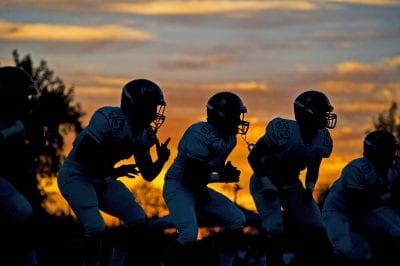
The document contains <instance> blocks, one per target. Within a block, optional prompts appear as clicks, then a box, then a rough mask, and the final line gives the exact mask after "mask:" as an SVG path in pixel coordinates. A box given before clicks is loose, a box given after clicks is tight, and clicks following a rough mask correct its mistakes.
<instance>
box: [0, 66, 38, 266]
mask: <svg viewBox="0 0 400 266" xmlns="http://www.w3.org/2000/svg"><path fill="white" fill-rule="evenodd" d="M0 91H1V97H0V211H1V214H2V217H3V218H4V219H5V220H6V222H5V224H3V225H2V229H1V231H2V233H1V234H0V235H1V240H2V241H3V245H2V246H3V247H6V249H4V248H2V252H5V253H4V254H3V255H5V256H1V257H0V264H3V263H4V265H35V264H36V251H35V248H34V242H33V241H34V239H33V227H32V223H33V208H32V205H31V203H30V202H29V201H28V199H27V198H26V196H25V195H23V194H22V193H21V192H20V191H19V190H18V189H17V187H16V183H22V182H24V179H27V174H28V173H27V172H28V169H30V168H29V167H30V164H31V163H32V161H31V159H33V158H31V157H30V156H29V153H30V151H29V149H28V145H27V141H28V140H27V137H26V136H27V123H29V121H28V120H29V119H28V117H29V112H30V110H31V103H30V99H31V96H32V95H35V94H37V91H36V88H35V83H34V81H33V79H32V77H31V76H30V75H29V74H28V73H27V72H26V71H24V70H22V69H19V68H17V67H13V66H5V67H1V68H0ZM25 181H26V182H28V180H25ZM2 222H4V220H3V221H2ZM16 242H17V243H16ZM5 257H6V258H7V262H5V261H4V259H5Z"/></svg>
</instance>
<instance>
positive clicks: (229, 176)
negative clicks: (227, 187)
mask: <svg viewBox="0 0 400 266" xmlns="http://www.w3.org/2000/svg"><path fill="white" fill-rule="evenodd" d="M218 174H219V180H220V182H225V183H231V182H238V181H239V178H240V170H238V169H237V168H236V167H235V166H233V165H232V163H231V161H228V162H227V163H226V164H225V166H224V167H223V168H222V169H221V171H220V172H219V173H218Z"/></svg>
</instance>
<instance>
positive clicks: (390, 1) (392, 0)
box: [329, 0, 400, 6]
mask: <svg viewBox="0 0 400 266" xmlns="http://www.w3.org/2000/svg"><path fill="white" fill-rule="evenodd" d="M329 2H337V3H349V4H360V5H371V6H398V5H400V3H399V1H398V0H332V1H329Z"/></svg>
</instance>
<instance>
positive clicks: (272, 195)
mask: <svg viewBox="0 0 400 266" xmlns="http://www.w3.org/2000/svg"><path fill="white" fill-rule="evenodd" d="M263 195H264V199H265V200H266V201H273V200H276V199H277V198H278V191H276V190H274V189H269V188H267V189H265V190H264V191H263Z"/></svg>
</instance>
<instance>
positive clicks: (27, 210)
mask: <svg viewBox="0 0 400 266" xmlns="http://www.w3.org/2000/svg"><path fill="white" fill-rule="evenodd" d="M32 217H33V209H32V206H31V205H30V204H24V205H23V206H19V208H18V210H17V211H16V214H15V217H14V218H15V221H16V223H17V224H24V223H27V222H29V221H31V220H32Z"/></svg>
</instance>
